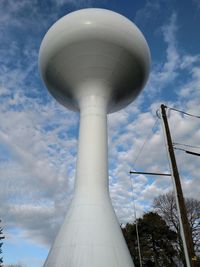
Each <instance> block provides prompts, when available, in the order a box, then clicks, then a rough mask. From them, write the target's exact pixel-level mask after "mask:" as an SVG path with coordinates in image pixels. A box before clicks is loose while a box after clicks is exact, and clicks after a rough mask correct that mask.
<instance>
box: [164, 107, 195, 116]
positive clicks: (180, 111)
mask: <svg viewBox="0 0 200 267" xmlns="http://www.w3.org/2000/svg"><path fill="white" fill-rule="evenodd" d="M165 107H166V108H168V109H170V110H174V111H177V112H179V113H182V114H184V115H187V116H190V117H194V118H198V119H200V116H199V115H194V114H191V113H188V112H185V111H182V110H179V109H176V108H171V107H168V106H165Z"/></svg>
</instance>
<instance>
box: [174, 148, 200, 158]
mask: <svg viewBox="0 0 200 267" xmlns="http://www.w3.org/2000/svg"><path fill="white" fill-rule="evenodd" d="M174 149H176V150H181V151H184V152H185V153H187V154H191V155H194V156H200V154H199V153H196V152H194V151H189V150H186V149H184V148H179V147H174Z"/></svg>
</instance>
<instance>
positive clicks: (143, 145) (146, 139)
mask: <svg viewBox="0 0 200 267" xmlns="http://www.w3.org/2000/svg"><path fill="white" fill-rule="evenodd" d="M157 122H158V118H157V119H156V121H155V123H154V125H153V127H152V128H151V130H150V132H149V133H148V135H147V136H146V138H145V140H144V143H143V144H142V146H141V147H140V150H139V152H138V154H137V156H136V158H135V160H134V162H133V168H134V167H135V164H136V162H137V160H138V158H139V156H140V154H141V153H142V151H143V149H144V147H145V145H146V143H147V141H148V139H149V137H150V135H151V133H152V131H153V130H154V128H155V127H156V125H157Z"/></svg>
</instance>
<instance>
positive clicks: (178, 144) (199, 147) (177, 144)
mask: <svg viewBox="0 0 200 267" xmlns="http://www.w3.org/2000/svg"><path fill="white" fill-rule="evenodd" d="M173 145H174V146H185V147H191V148H197V149H200V146H192V145H188V144H181V143H175V142H174V143H173Z"/></svg>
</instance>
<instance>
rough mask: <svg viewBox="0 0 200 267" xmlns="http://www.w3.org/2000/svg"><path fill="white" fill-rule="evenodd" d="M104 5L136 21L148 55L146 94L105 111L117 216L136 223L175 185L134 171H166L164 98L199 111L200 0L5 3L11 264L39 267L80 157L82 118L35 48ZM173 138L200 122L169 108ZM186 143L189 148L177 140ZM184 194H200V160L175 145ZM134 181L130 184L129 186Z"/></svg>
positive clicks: (7, 255) (2, 190) (198, 128)
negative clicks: (51, 87)
mask: <svg viewBox="0 0 200 267" xmlns="http://www.w3.org/2000/svg"><path fill="white" fill-rule="evenodd" d="M89 7H98V8H106V9H109V10H113V11H115V12H118V13H120V14H122V15H124V16H126V17H127V18H129V19H130V20H131V21H133V22H134V23H135V24H136V25H137V26H138V27H139V29H140V30H141V31H142V32H143V34H144V36H145V38H146V40H147V42H148V45H149V48H150V51H151V58H152V63H151V72H150V77H149V80H148V83H147V84H146V86H145V88H144V90H143V91H142V93H141V94H140V95H139V97H138V98H137V99H136V100H135V101H134V102H133V103H132V104H130V105H129V106H128V107H126V108H125V109H123V110H121V111H119V112H116V113H113V114H110V115H108V141H109V188H110V195H111V199H112V203H113V206H114V208H115V212H116V214H117V217H118V219H119V222H120V223H122V224H125V223H127V222H133V221H134V212H133V199H134V202H135V206H136V211H137V215H138V216H141V215H142V214H143V213H144V212H146V211H149V210H150V209H151V208H152V202H153V199H154V197H156V196H158V195H160V194H163V193H167V192H169V191H170V190H172V181H171V179H169V178H163V177H151V176H144V175H138V176H135V175H132V176H131V177H130V175H129V171H130V170H137V171H154V172H158V171H159V172H169V171H170V169H169V162H168V159H167V153H166V148H165V141H164V137H163V129H162V123H161V120H160V119H159V118H158V117H157V116H156V111H157V110H158V109H159V107H160V104H161V103H164V104H166V105H167V106H169V107H174V108H177V109H180V110H184V111H186V112H190V113H192V114H196V115H200V49H199V43H200V34H199V25H200V1H199V0H182V1H180V0H147V1H143V0H140V1H139V0H137V1H136V0H135V1H130V0H125V1H122V0H121V1H120V0H109V1H108V0H102V1H98V0H94V1H93V0H54V1H53V0H46V1H45V0H1V1H0V203H1V205H0V218H1V220H2V223H1V224H2V226H3V228H4V235H5V241H4V245H3V248H2V249H3V258H4V264H5V265H7V264H11V263H12V264H15V263H20V264H21V265H22V266H23V267H41V266H42V264H43V263H44V261H45V259H46V256H47V254H48V251H49V249H50V246H51V244H52V242H53V240H54V238H55V236H56V234H57V231H58V229H59V228H60V225H61V224H62V222H63V219H64V216H65V214H66V212H67V209H68V205H69V203H70V200H71V199H72V197H73V185H74V176H75V166H76V155H77V139H78V123H79V114H78V113H74V112H72V111H69V110H67V109H65V108H64V107H63V106H61V105H60V104H59V103H57V102H56V100H54V99H53V97H52V96H51V95H50V94H49V93H48V91H47V90H46V88H45V86H44V84H43V83H42V81H41V78H40V75H39V72H38V51H39V47H40V43H41V41H42V39H43V37H44V35H45V33H46V31H47V30H48V28H49V27H50V26H51V25H52V24H53V23H54V22H56V21H57V20H58V19H59V18H61V17H62V16H64V15H66V14H68V13H70V12H72V11H75V10H78V9H81V8H89ZM167 113H168V119H169V124H170V129H171V133H172V138H173V142H177V143H181V144H187V145H192V146H196V147H195V148H190V150H192V151H195V152H197V153H198V152H199V153H200V148H199V146H200V119H197V118H193V117H189V116H186V115H183V114H181V113H178V112H175V111H172V110H168V111H167ZM179 148H185V147H183V146H179ZM176 157H177V164H178V168H179V172H180V175H181V182H182V187H183V192H184V195H185V196H186V197H193V198H196V199H200V196H199V192H200V186H199V184H200V182H199V175H198V173H199V172H200V164H199V163H200V158H199V157H195V156H192V155H188V154H186V153H184V152H183V151H181V150H176ZM131 179H132V182H131Z"/></svg>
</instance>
